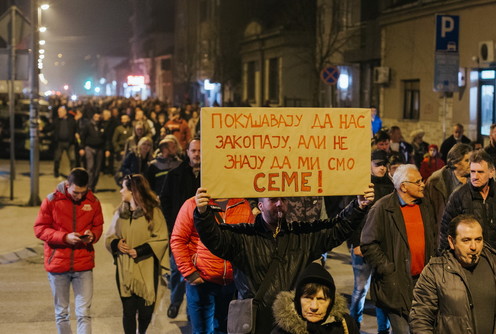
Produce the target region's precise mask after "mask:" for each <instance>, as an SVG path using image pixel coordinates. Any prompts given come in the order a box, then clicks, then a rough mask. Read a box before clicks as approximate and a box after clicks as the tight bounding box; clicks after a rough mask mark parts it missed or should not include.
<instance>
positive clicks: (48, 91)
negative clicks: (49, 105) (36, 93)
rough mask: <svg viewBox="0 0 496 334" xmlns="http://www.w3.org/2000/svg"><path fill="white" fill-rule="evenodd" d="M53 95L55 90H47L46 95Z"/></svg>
mask: <svg viewBox="0 0 496 334" xmlns="http://www.w3.org/2000/svg"><path fill="white" fill-rule="evenodd" d="M50 95H53V92H52V91H51V90H47V91H45V96H50Z"/></svg>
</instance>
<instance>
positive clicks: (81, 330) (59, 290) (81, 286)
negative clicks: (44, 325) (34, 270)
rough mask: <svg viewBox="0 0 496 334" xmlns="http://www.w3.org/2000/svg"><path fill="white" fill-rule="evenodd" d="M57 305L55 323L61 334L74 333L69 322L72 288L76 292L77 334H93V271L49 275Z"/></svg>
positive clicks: (54, 300)
mask: <svg viewBox="0 0 496 334" xmlns="http://www.w3.org/2000/svg"><path fill="white" fill-rule="evenodd" d="M48 280H49V281H50V287H51V288H52V294H53V302H54V305H55V321H56V323H57V331H58V333H59V334H68V333H72V331H71V323H70V320H69V316H70V314H69V299H70V286H71V283H72V289H73V291H74V305H75V308H76V317H77V333H78V334H91V315H90V308H91V299H92V298H93V271H91V270H87V271H76V272H66V273H48Z"/></svg>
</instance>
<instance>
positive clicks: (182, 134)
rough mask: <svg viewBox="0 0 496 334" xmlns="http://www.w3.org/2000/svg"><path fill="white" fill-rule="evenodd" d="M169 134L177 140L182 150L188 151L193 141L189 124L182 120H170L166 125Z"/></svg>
mask: <svg viewBox="0 0 496 334" xmlns="http://www.w3.org/2000/svg"><path fill="white" fill-rule="evenodd" d="M164 127H165V129H166V131H167V134H168V135H169V134H172V135H174V136H175V137H176V138H177V141H178V142H179V146H181V149H183V150H186V147H187V146H188V143H189V142H190V140H191V130H190V129H189V126H188V122H186V121H185V120H184V119H182V118H180V119H177V120H169V121H167V123H165V125H164Z"/></svg>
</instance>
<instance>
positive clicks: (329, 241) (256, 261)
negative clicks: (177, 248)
mask: <svg viewBox="0 0 496 334" xmlns="http://www.w3.org/2000/svg"><path fill="white" fill-rule="evenodd" d="M210 199H211V196H210V195H209V194H208V193H207V190H206V189H205V188H199V189H198V191H197V194H196V205H197V209H195V212H194V219H195V227H196V229H197V231H198V234H199V235H200V239H201V241H202V242H203V243H204V244H205V246H207V248H208V249H209V250H210V251H211V252H212V253H213V254H215V255H217V256H218V257H220V258H223V259H226V260H229V261H231V263H232V265H233V267H234V279H235V283H236V287H237V289H238V298H239V299H248V298H253V297H254V296H255V295H256V294H257V291H258V289H259V288H260V286H261V285H262V283H263V282H265V284H264V287H265V293H264V294H263V295H262V296H260V297H257V298H255V300H254V305H256V310H255V312H256V317H255V319H256V323H255V325H254V327H253V328H252V331H251V332H252V333H257V334H263V333H270V332H271V330H272V328H273V323H274V318H273V315H272V303H273V301H274V299H275V296H276V295H277V294H278V293H279V292H280V291H289V290H290V289H291V288H293V287H294V284H295V281H296V278H297V277H298V275H299V274H300V272H301V271H302V270H303V269H304V268H306V267H307V266H308V265H309V264H310V263H311V262H312V261H314V260H317V259H319V257H320V256H321V254H322V253H325V252H327V251H329V250H331V249H333V248H334V247H336V246H339V245H340V244H341V243H342V242H343V241H344V240H346V239H347V238H348V237H349V236H350V235H351V233H352V232H353V230H354V229H355V228H357V227H358V226H359V225H360V222H361V220H362V218H363V217H364V215H365V212H366V207H367V206H368V205H369V204H370V203H371V202H372V201H373V199H374V191H373V188H371V187H369V188H368V189H367V190H366V191H365V192H364V195H360V196H358V200H354V201H353V202H352V203H350V205H348V207H346V208H345V209H344V210H343V211H342V212H341V213H340V214H339V215H338V216H337V217H335V218H333V219H331V220H324V221H319V220H317V221H314V222H294V223H288V222H287V221H286V218H285V215H286V211H287V200H286V199H285V198H283V197H273V198H260V199H259V203H258V208H259V209H260V211H261V213H260V214H259V215H258V216H257V217H256V220H255V224H236V225H227V224H222V225H219V224H217V223H216V221H215V216H214V212H213V211H212V209H211V208H210V207H209V206H208V202H209V201H210ZM269 268H270V269H269ZM268 272H269V273H268ZM228 322H231V318H230V319H229V320H228Z"/></svg>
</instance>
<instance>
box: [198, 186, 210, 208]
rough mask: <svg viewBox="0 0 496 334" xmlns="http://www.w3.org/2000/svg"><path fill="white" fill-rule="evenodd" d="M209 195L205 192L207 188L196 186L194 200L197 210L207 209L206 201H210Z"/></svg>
mask: <svg viewBox="0 0 496 334" xmlns="http://www.w3.org/2000/svg"><path fill="white" fill-rule="evenodd" d="M210 198H211V197H210V195H209V194H208V193H207V189H205V188H198V189H197V190H196V196H195V202H196V207H197V208H198V212H200V213H205V211H207V205H208V202H210Z"/></svg>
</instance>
